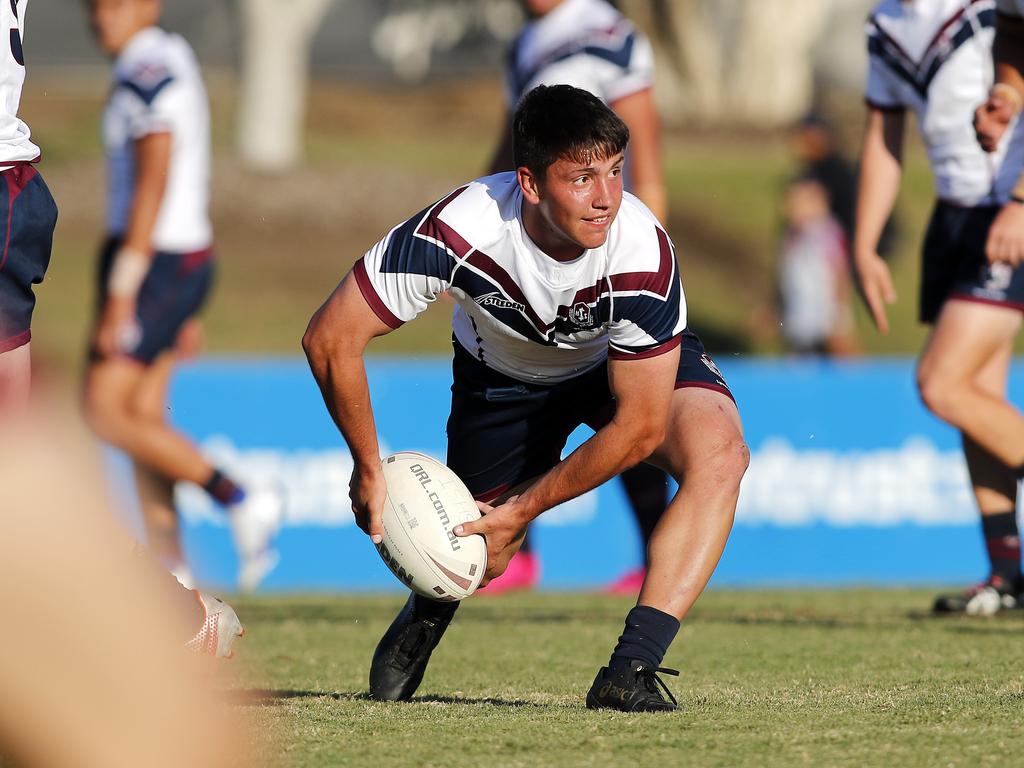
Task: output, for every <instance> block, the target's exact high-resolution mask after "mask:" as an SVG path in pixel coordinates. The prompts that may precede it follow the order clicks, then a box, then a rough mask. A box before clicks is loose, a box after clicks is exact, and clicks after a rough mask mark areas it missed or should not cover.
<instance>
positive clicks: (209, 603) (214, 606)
mask: <svg viewBox="0 0 1024 768" xmlns="http://www.w3.org/2000/svg"><path fill="white" fill-rule="evenodd" d="M193 591H194V592H195V594H196V597H198V598H199V602H200V603H202V606H203V611H205V618H204V619H203V625H202V626H201V627H200V628H199V631H198V632H196V636H195V637H193V638H192V639H191V640H189V641H188V642H187V643H185V647H186V648H188V649H189V650H190V651H195V652H196V653H202V654H205V655H207V656H213V657H215V658H218V659H230V658H231V657H232V656H234V655H235V652H234V651H232V650H231V644H232V643H233V642H235V638H236V637H242V636H243V635H244V634H245V627H243V626H242V622H240V621H239V620H238V614H236V613H235V609H234V608H232V607H231V606H230V605H228V604H227V603H225V602H224V601H223V600H221V599H220V598H219V597H214V596H213V595H207V594H206V593H205V592H200V591H199V590H198V589H196V590H193Z"/></svg>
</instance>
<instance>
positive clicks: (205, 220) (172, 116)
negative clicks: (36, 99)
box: [103, 27, 213, 253]
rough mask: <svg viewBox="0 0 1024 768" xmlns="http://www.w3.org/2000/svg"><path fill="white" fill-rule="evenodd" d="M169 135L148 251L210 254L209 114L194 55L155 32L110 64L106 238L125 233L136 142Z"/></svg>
mask: <svg viewBox="0 0 1024 768" xmlns="http://www.w3.org/2000/svg"><path fill="white" fill-rule="evenodd" d="M155 133H170V134H171V136H172V141H173V144H172V150H171V160H170V169H169V172H168V176H167V186H166V188H165V189H164V196H163V201H162V203H161V206H160V213H159V215H158V217H157V222H156V227H155V229H154V231H153V242H152V246H153V250H154V251H163V252H170V253H188V252H192V251H200V250H203V249H205V248H209V247H210V245H211V242H212V239H213V228H212V226H211V224H210V218H209V211H208V207H209V184H210V115H209V104H208V102H207V97H206V89H205V88H204V87H203V81H202V77H201V75H200V71H199V65H198V63H197V62H196V59H195V55H194V54H193V53H192V49H191V48H190V47H189V45H188V43H187V42H185V40H184V39H183V38H181V37H180V36H178V35H174V34H170V33H168V32H165V31H164V30H162V29H158V28H157V27H149V28H147V29H144V30H142V31H140V32H138V33H137V34H136V35H135V36H134V37H133V38H132V39H131V40H130V41H129V42H128V44H127V45H126V46H125V47H124V49H123V50H122V51H121V53H120V54H119V55H118V57H117V61H116V62H115V63H114V71H113V85H112V88H111V93H110V98H109V99H108V101H107V106H106V112H105V113H104V117H103V139H104V146H105V149H106V155H107V176H108V185H109V189H108V197H107V233H108V234H109V235H111V236H113V237H121V236H123V235H124V234H125V231H126V230H127V228H128V220H129V216H130V214H131V207H132V200H133V197H134V193H135V146H134V144H135V142H136V141H137V140H138V139H141V138H143V137H145V136H148V135H150V134H155Z"/></svg>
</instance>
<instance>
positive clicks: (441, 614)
mask: <svg viewBox="0 0 1024 768" xmlns="http://www.w3.org/2000/svg"><path fill="white" fill-rule="evenodd" d="M412 600H413V608H412V610H413V613H414V614H415V615H416V617H417V618H421V619H422V618H429V619H435V620H436V621H445V622H448V621H451V620H452V616H454V615H455V611H457V610H458V608H459V605H460V603H459V602H458V601H455V600H452V601H444V600H431V599H430V598H429V597H424V596H423V595H419V594H416V593H413V596H412Z"/></svg>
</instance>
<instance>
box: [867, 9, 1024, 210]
mask: <svg viewBox="0 0 1024 768" xmlns="http://www.w3.org/2000/svg"><path fill="white" fill-rule="evenodd" d="M994 26H995V0H912V1H911V2H902V1H901V0H884V2H882V3H880V4H879V5H878V6H876V7H875V10H874V12H873V13H872V14H871V16H870V17H869V19H868V23H867V37H868V58H869V62H870V63H869V70H868V83H867V101H868V104H870V105H871V106H873V107H876V108H879V109H883V110H893V109H899V110H902V109H912V110H914V112H915V113H916V115H917V125H918V130H919V131H920V133H921V138H922V140H923V141H924V144H925V147H926V149H927V151H928V159H929V161H930V164H931V168H932V173H933V174H934V176H935V187H936V192H937V194H938V197H939V198H940V199H942V200H946V201H948V202H951V203H954V204H956V205H967V206H975V205H986V204H995V203H1003V202H1005V201H1006V200H1007V199H1008V198H1009V195H1010V191H1011V190H1012V188H1013V186H1014V184H1015V183H1016V180H1017V177H1018V175H1019V174H1020V171H1021V168H1022V167H1024V140H1022V138H1024V137H1022V134H1021V128H1022V125H1021V124H1018V125H1017V127H1016V130H1015V131H1014V133H1013V135H1012V136H1011V137H1010V140H1008V141H1004V142H1003V143H1002V144H1001V145H1000V147H999V149H998V151H996V152H994V153H991V154H988V153H986V152H984V151H983V150H982V149H981V147H980V146H979V145H978V141H977V139H976V138H975V135H974V127H973V120H974V111H975V109H977V107H978V105H979V104H981V103H983V102H984V101H985V99H986V98H987V97H988V91H989V88H990V87H991V86H992V80H993V69H992V39H993V37H994V34H995V31H994Z"/></svg>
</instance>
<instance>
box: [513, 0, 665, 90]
mask: <svg viewBox="0 0 1024 768" xmlns="http://www.w3.org/2000/svg"><path fill="white" fill-rule="evenodd" d="M653 82H654V55H653V53H652V51H651V45H650V43H649V42H648V41H647V38H646V37H644V36H643V34H641V33H640V32H639V31H638V30H637V29H636V27H634V26H633V24H632V22H630V21H629V19H627V18H625V17H624V16H623V15H622V14H621V13H619V12H618V11H617V10H615V9H614V8H613V7H612V6H611V5H609V4H608V3H606V2H605V0H565V1H564V2H563V3H562V4H561V5H559V6H558V7H557V8H555V9H554V10H552V11H551V12H549V13H547V14H545V15H544V16H542V17H541V18H539V19H535V20H533V21H531V22H529V23H528V24H527V25H526V26H525V27H523V31H522V32H520V33H519V36H518V37H517V38H516V40H515V42H514V43H513V45H512V49H511V50H510V51H509V58H508V64H507V66H506V84H505V85H506V98H507V100H508V106H509V108H510V109H514V108H515V106H516V104H517V103H518V102H519V99H520V98H521V97H522V96H523V94H525V93H527V92H528V91H530V90H532V89H533V88H535V87H537V86H538V85H572V86H575V87H576V88H582V89H583V90H585V91H590V92H591V93H592V94H594V95H595V96H597V97H598V98H600V99H601V100H602V101H604V102H605V103H606V104H611V103H612V102H614V101H616V100H618V99H621V98H624V97H625V96H629V95H630V94H633V93H636V92H638V91H642V90H645V89H647V88H650V87H651V86H652V85H653Z"/></svg>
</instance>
